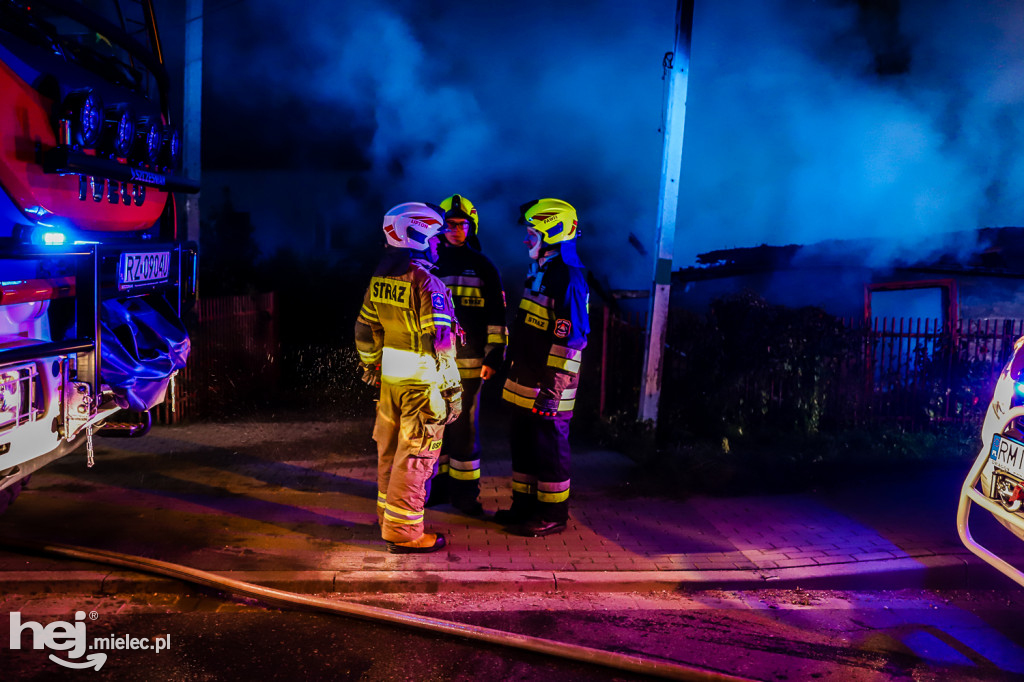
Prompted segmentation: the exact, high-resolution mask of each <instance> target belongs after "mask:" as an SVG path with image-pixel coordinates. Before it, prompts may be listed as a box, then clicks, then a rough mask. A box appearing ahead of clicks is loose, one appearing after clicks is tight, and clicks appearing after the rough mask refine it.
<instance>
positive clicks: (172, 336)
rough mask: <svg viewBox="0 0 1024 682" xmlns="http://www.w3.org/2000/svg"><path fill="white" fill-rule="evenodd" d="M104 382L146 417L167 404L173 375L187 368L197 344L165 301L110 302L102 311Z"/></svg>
mask: <svg viewBox="0 0 1024 682" xmlns="http://www.w3.org/2000/svg"><path fill="white" fill-rule="evenodd" d="M100 325H101V337H100V338H101V342H100V353H101V357H102V364H101V368H100V377H101V381H102V382H103V383H104V384H107V385H109V386H110V387H111V388H112V389H113V390H114V393H115V394H116V395H118V396H119V397H122V398H124V399H125V400H127V401H128V407H129V409H131V410H135V411H138V412H142V411H145V410H148V409H150V408H151V407H153V406H154V405H157V404H159V403H160V402H162V401H163V399H164V395H165V393H166V391H167V385H168V383H169V382H170V378H171V374H172V373H174V372H175V371H176V370H179V369H182V368H183V367H184V366H185V361H186V360H187V359H188V354H189V350H190V349H191V342H190V340H189V337H188V332H187V331H186V330H185V326H184V325H183V324H182V322H181V320H180V319H178V316H177V314H176V313H175V311H174V310H172V309H171V307H170V306H169V305H167V303H166V301H164V300H163V299H161V298H156V297H152V298H149V299H143V298H129V299H127V300H124V301H118V300H110V301H104V302H103V305H102V309H101V312H100Z"/></svg>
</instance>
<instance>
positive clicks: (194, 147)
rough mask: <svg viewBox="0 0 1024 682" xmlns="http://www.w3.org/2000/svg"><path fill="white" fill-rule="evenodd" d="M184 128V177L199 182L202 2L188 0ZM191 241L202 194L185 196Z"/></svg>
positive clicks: (196, 228)
mask: <svg viewBox="0 0 1024 682" xmlns="http://www.w3.org/2000/svg"><path fill="white" fill-rule="evenodd" d="M183 109H184V121H183V125H182V134H183V138H184V139H183V140H182V142H183V144H184V149H183V150H182V151H183V152H184V169H185V177H187V178H190V179H192V180H195V181H197V182H198V181H199V179H200V149H201V146H200V142H201V140H200V134H201V132H202V125H201V122H202V110H203V0H185V97H184V102H183ZM185 197H186V198H185V221H186V230H187V234H188V238H189V239H191V240H192V241H194V242H196V243H197V244H198V243H199V193H198V192H196V193H195V194H187V195H185Z"/></svg>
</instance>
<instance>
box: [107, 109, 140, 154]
mask: <svg viewBox="0 0 1024 682" xmlns="http://www.w3.org/2000/svg"><path fill="white" fill-rule="evenodd" d="M111 127H112V128H113V130H112V133H113V135H112V137H113V147H114V153H115V154H117V156H118V157H119V158H122V159H125V158H128V155H129V154H130V153H131V151H132V146H134V144H135V117H134V116H132V112H131V111H130V110H128V109H123V110H122V111H121V115H120V116H115V117H114V119H113V121H112V124H111Z"/></svg>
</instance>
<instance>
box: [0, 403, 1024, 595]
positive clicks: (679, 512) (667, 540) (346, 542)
mask: <svg viewBox="0 0 1024 682" xmlns="http://www.w3.org/2000/svg"><path fill="white" fill-rule="evenodd" d="M368 428H369V425H368V423H366V422H347V423H346V422H341V423H327V422H259V423H247V424H220V425H215V424H195V425H191V426H187V427H173V428H170V427H157V428H155V429H154V430H153V432H152V433H151V434H150V435H149V436H147V437H146V438H144V439H140V440H127V441H124V440H100V441H98V447H97V464H96V467H95V468H94V469H92V470H87V469H85V468H84V465H83V463H82V460H83V459H84V457H79V456H77V455H76V456H71V457H69V458H65V459H64V460H62V461H60V462H58V463H56V464H54V465H52V466H51V467H49V468H48V469H44V470H43V471H42V472H40V473H39V474H37V475H36V477H35V478H34V479H33V481H32V485H31V486H30V487H29V488H28V489H27V490H26V491H25V493H24V494H23V497H22V498H20V499H19V500H18V502H17V503H16V504H15V505H14V506H12V507H11V509H10V510H9V512H8V513H7V514H6V515H4V516H3V517H0V537H12V538H18V537H22V538H29V539H45V540H46V541H48V542H57V543H66V544H72V545H80V546H87V547H96V548H100V549H107V550H111V551H117V552H124V553H128V554H139V555H144V556H149V557H152V558H157V559H161V560H164V561H170V562H176V563H182V564H186V565H189V566H193V567H196V568H200V569H203V570H207V571H212V572H216V573H222V574H225V575H230V576H232V577H235V578H237V579H242V580H248V581H251V582H256V583H261V584H270V585H275V586H279V587H285V588H293V589H298V590H301V591H319V592H324V591H357V590H387V591H435V590H459V589H514V590H521V591H529V590H549V589H602V590H627V589H678V588H682V587H686V586H693V587H695V588H696V587H707V586H729V585H735V586H751V585H754V586H759V585H763V584H771V585H772V586H775V585H780V586H781V585H782V584H784V583H787V582H792V583H794V584H802V585H804V586H822V587H827V586H833V587H854V586H863V585H867V586H882V587H901V586H942V585H944V584H949V585H950V586H967V585H970V584H981V583H984V582H986V581H990V582H993V584H998V582H999V581H1003V580H1005V579H1003V578H1001V577H999V576H997V575H996V574H995V571H994V569H990V568H989V567H987V566H985V565H984V564H982V563H981V562H980V561H977V560H975V559H974V557H973V556H972V555H970V554H969V553H968V552H967V550H966V549H965V548H964V547H963V546H962V545H961V544H960V543H959V540H958V538H957V535H956V527H955V512H956V503H957V495H958V490H959V486H960V483H961V482H962V481H961V480H960V477H961V476H962V475H963V474H964V473H965V472H966V468H967V465H965V466H964V468H963V471H959V470H958V469H956V468H952V469H951V468H946V469H940V470H928V469H922V470H921V471H919V472H916V473H914V474H913V475H910V476H908V475H907V474H904V475H903V476H901V477H899V478H893V477H886V476H879V477H878V478H877V479H876V480H867V481H862V482H859V483H858V484H857V485H856V486H849V487H845V486H840V485H837V486H833V487H832V488H830V489H829V490H821V491H812V492H807V493H802V494H790V495H758V496H738V497H729V498H722V497H720V498H714V497H703V496H697V497H691V498H688V499H665V498H653V497H647V496H644V495H640V494H637V493H635V492H633V491H632V490H631V489H630V487H629V486H628V485H626V484H625V481H628V479H629V476H630V471H631V469H632V467H633V466H634V464H633V463H632V462H631V461H630V460H629V459H628V458H626V457H624V456H622V455H620V454H618V453H613V452H608V451H599V450H578V451H577V452H576V454H575V459H574V465H573V498H572V519H571V522H570V524H569V527H568V530H567V531H566V532H565V533H562V534H560V535H555V536H550V537H547V538H522V537H518V536H514V535H510V534H508V533H506V532H505V531H504V530H503V529H501V528H500V527H498V526H496V525H495V524H493V523H491V522H489V521H486V520H477V519H469V518H465V517H463V516H460V515H458V514H457V513H455V512H454V510H453V509H452V508H451V507H448V506H441V507H437V508H433V509H430V510H428V512H427V521H428V527H429V528H430V529H431V530H437V531H441V532H444V533H445V534H446V535H447V536H448V538H449V540H450V548H449V550H448V551H447V552H439V553H435V554H429V555H423V556H393V555H390V554H388V553H387V552H386V551H384V545H383V543H382V542H381V541H380V538H379V532H378V529H377V527H376V525H375V520H376V513H375V495H376V486H375V482H374V481H375V471H376V463H375V456H374V454H373V450H372V442H370V441H369V440H368ZM489 455H490V457H488V458H485V460H484V466H483V471H484V478H483V495H482V501H483V503H484V506H485V508H487V509H488V510H492V511H493V510H494V509H496V508H498V507H500V506H504V505H505V504H506V503H507V499H508V498H507V496H508V490H509V483H510V473H511V465H510V462H509V459H508V455H507V450H506V449H504V448H503V446H502V444H500V443H499V442H498V441H497V440H496V445H495V447H494V449H493V450H492V451H491V452H490V453H489ZM984 521H985V519H980V520H979V523H981V525H984ZM975 525H977V524H975ZM989 525H990V526H993V527H994V524H991V523H990V524H989ZM983 531H984V533H986V535H984V538H985V540H986V541H987V542H989V543H990V546H991V547H992V548H993V549H1003V550H1004V551H1006V552H1008V553H1010V554H1011V555H1012V556H1013V557H1015V558H1022V554H1024V553H1022V551H1021V550H1024V545H1021V543H1020V542H1019V541H1018V540H1016V538H1012V537H1010V536H1009V535H1008V534H1005V533H1003V535H1005V536H1006V537H1003V538H1000V537H999V535H998V534H999V533H1000V532H1002V529H993V530H992V531H991V532H989V531H988V530H985V529H983ZM1021 565H1024V562H1022V564H1021ZM136 580H140V578H138V576H137V574H132V573H128V572H126V571H111V570H107V569H102V568H98V567H96V566H94V565H91V564H87V563H85V562H71V564H69V563H68V562H67V561H62V560H57V559H51V558H45V557H36V556H29V557H26V556H25V555H23V554H19V553H15V552H9V551H0V583H4V584H5V585H6V586H7V587H8V588H13V586H21V587H22V588H32V587H33V586H34V587H35V588H38V589H49V590H53V589H59V587H58V584H60V585H67V586H69V587H68V589H71V587H70V586H71V585H72V584H75V585H76V586H77V587H82V586H83V585H85V586H90V585H91V586H93V587H97V588H98V589H101V590H108V591H109V590H110V589H113V588H114V587H122V588H124V587H130V586H131V584H133V581H136ZM1006 582H1007V583H1008V581H1006ZM161 587H162V588H164V587H169V586H168V585H167V584H166V583H164V584H161Z"/></svg>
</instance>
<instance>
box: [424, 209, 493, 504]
mask: <svg viewBox="0 0 1024 682" xmlns="http://www.w3.org/2000/svg"><path fill="white" fill-rule="evenodd" d="M441 208H443V209H444V211H445V214H444V218H445V223H446V225H447V228H448V231H447V232H446V233H445V235H444V241H443V242H441V250H440V252H439V254H438V261H437V272H436V274H437V276H438V278H439V279H440V280H441V281H442V282H444V283H445V284H446V285H447V286H448V290H449V291H450V292H451V293H452V300H453V301H454V303H455V315H456V317H457V318H458V320H459V326H460V327H461V328H462V329H463V330H464V332H465V338H464V339H463V340H462V343H461V344H460V345H459V348H458V357H457V358H456V364H457V365H458V367H459V376H460V377H461V379H462V405H463V411H462V415H461V416H460V417H459V418H458V419H456V420H455V421H454V422H452V423H451V424H449V425H448V427H447V428H445V432H444V445H442V446H441V458H440V460H439V462H440V464H439V467H438V474H437V476H436V477H435V478H434V480H433V481H432V482H431V491H430V498H431V499H430V502H428V504H430V503H431V502H434V501H435V499H436V501H449V500H450V501H451V503H452V506H454V507H455V508H456V509H458V510H459V511H461V512H462V513H464V514H466V515H468V516H474V517H482V516H484V515H485V514H484V508H483V505H481V504H480V499H479V498H480V439H479V435H478V432H477V428H478V423H479V421H478V414H479V410H480V387H481V385H482V384H483V382H484V381H487V380H488V379H490V378H491V377H493V376H494V375H495V373H496V372H497V371H498V369H499V368H500V367H501V364H502V362H504V360H505V344H506V342H507V335H506V329H505V292H504V291H503V290H502V288H501V276H500V275H499V274H498V269H497V268H496V267H494V264H493V263H492V262H491V261H490V259H489V258H487V256H485V255H484V254H483V253H481V250H480V241H479V239H478V237H477V233H478V231H479V222H478V219H477V211H476V208H475V207H474V206H473V204H472V202H470V201H469V200H468V199H466V198H465V197H463V196H460V195H458V194H454V195H452V196H450V197H448V198H447V199H445V200H444V201H442V202H441ZM446 474H447V476H446ZM445 498H447V499H445Z"/></svg>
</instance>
